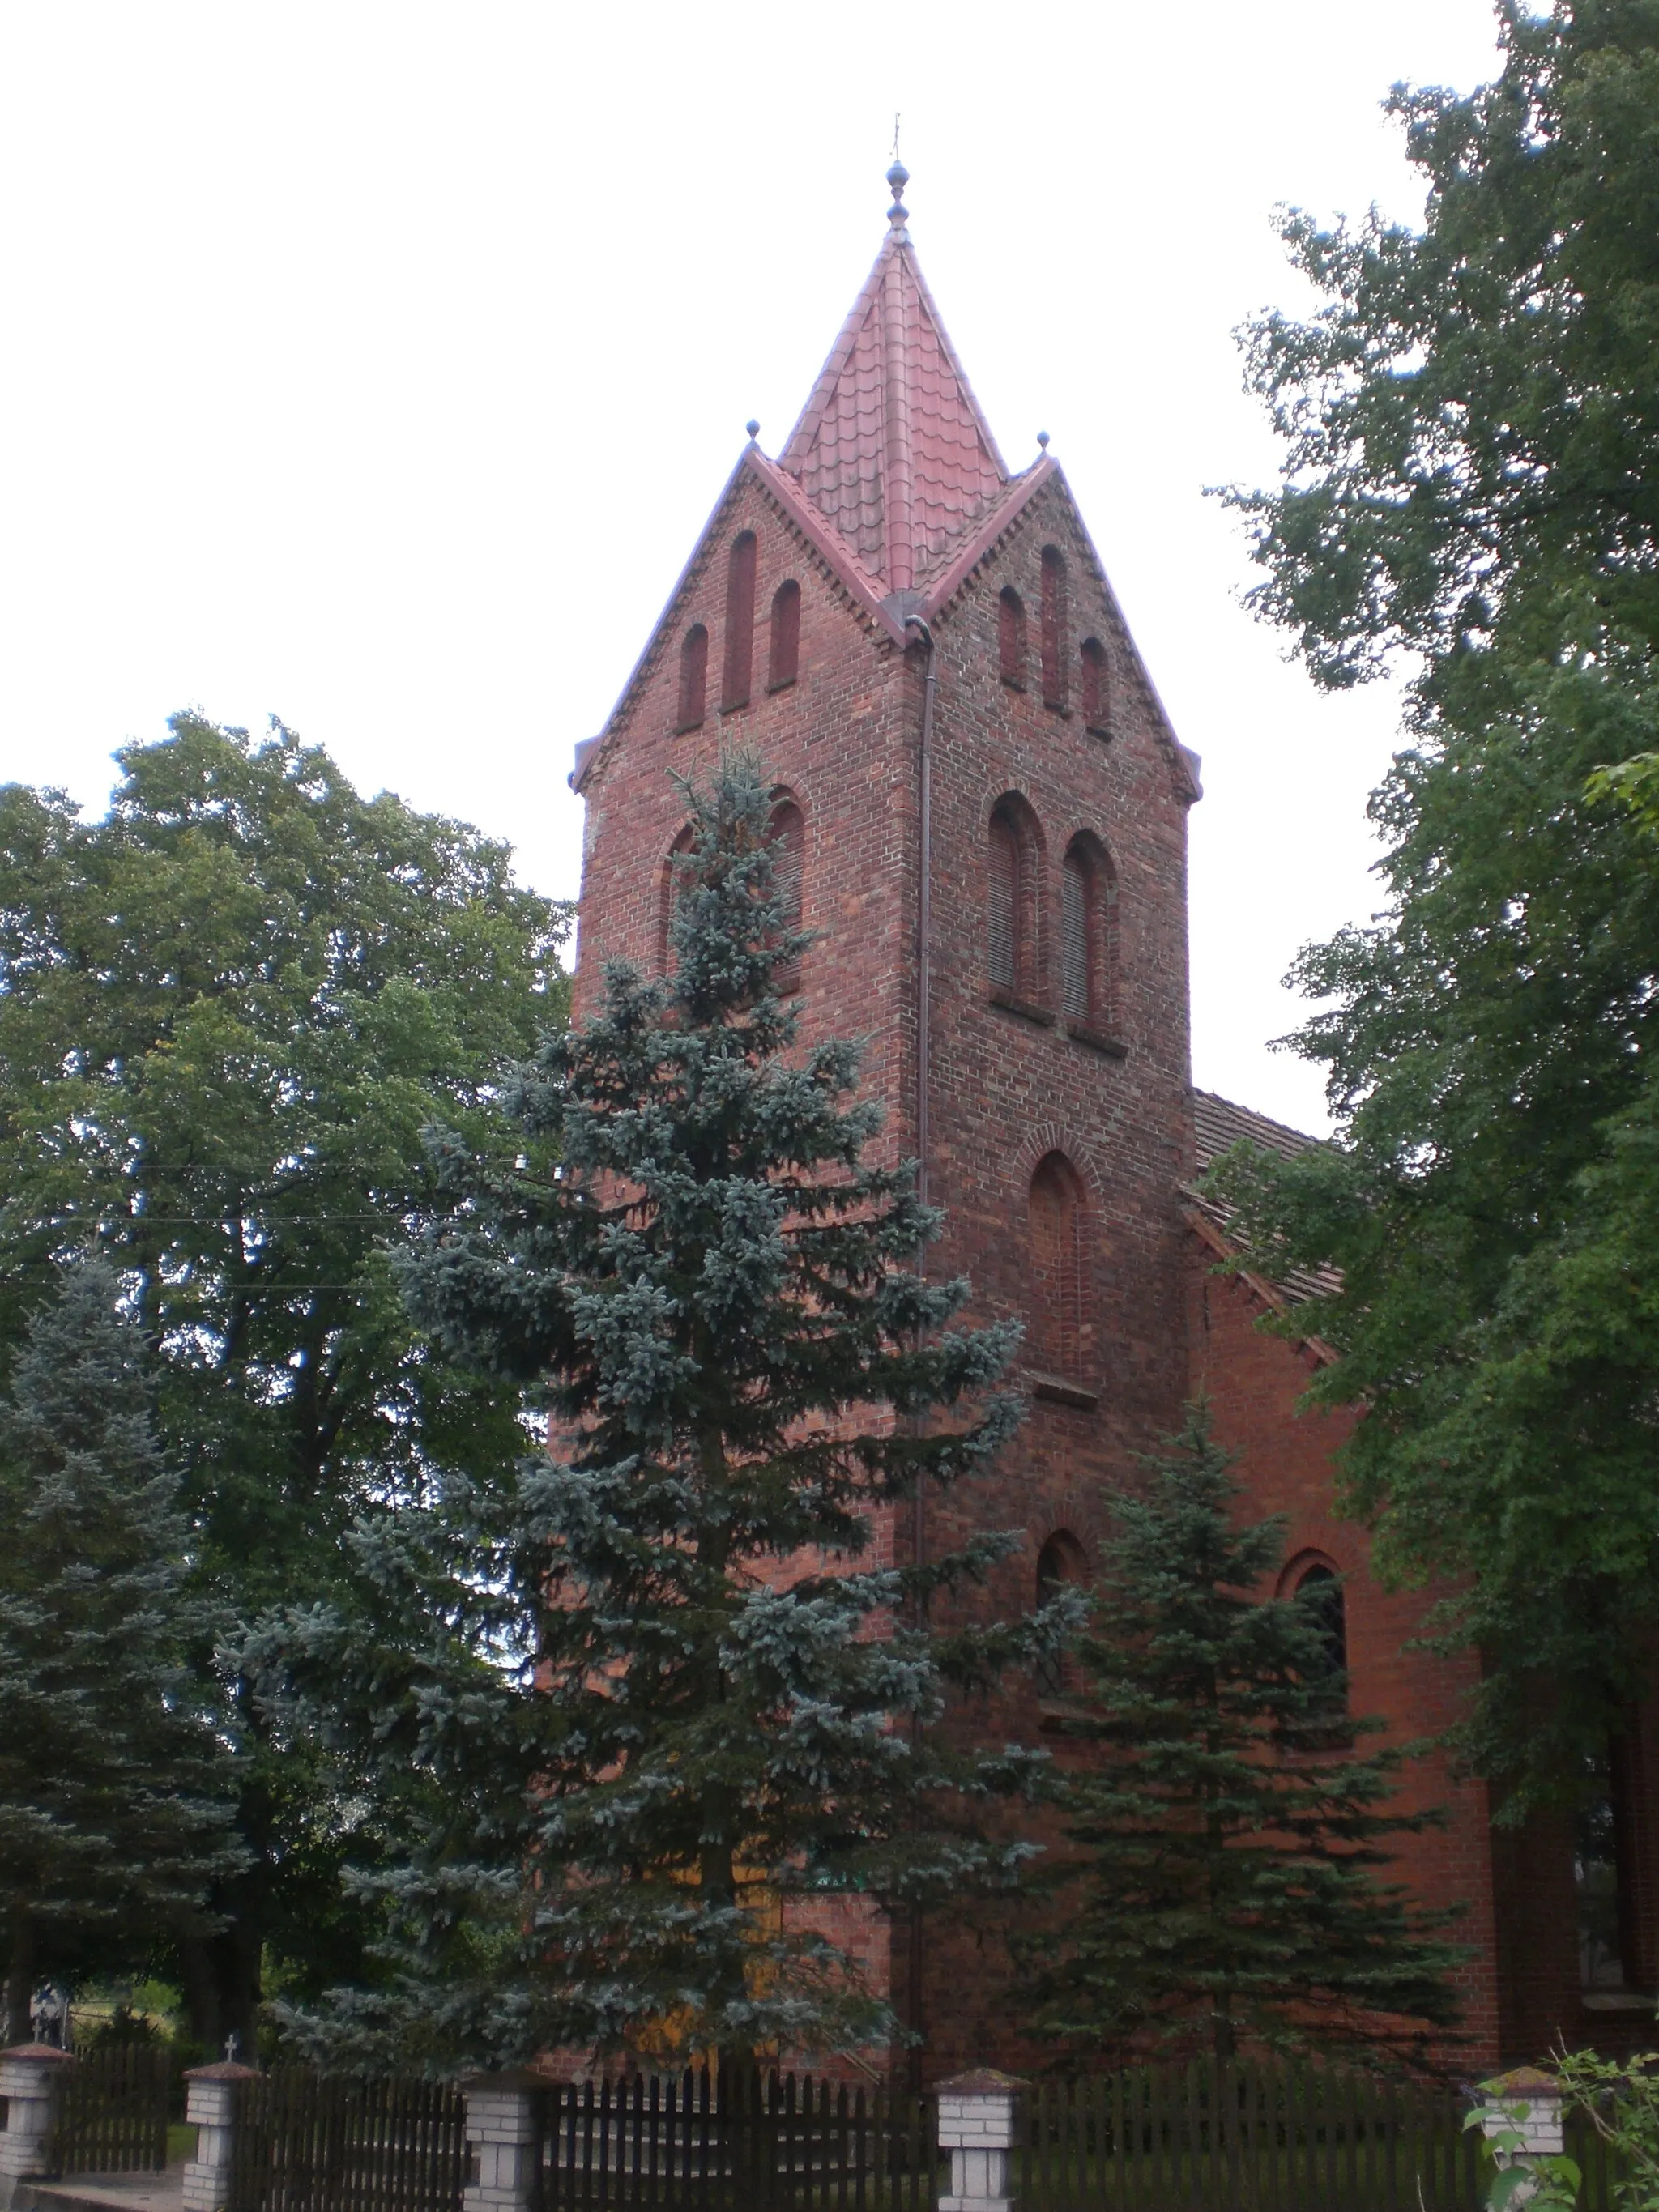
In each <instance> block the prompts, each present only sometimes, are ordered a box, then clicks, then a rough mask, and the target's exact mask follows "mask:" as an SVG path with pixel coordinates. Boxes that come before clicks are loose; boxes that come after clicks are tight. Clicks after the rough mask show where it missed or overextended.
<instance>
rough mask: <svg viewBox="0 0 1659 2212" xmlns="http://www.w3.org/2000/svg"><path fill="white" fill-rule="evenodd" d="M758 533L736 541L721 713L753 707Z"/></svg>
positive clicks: (728, 573) (728, 575)
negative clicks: (750, 691)
mask: <svg viewBox="0 0 1659 2212" xmlns="http://www.w3.org/2000/svg"><path fill="white" fill-rule="evenodd" d="M755 550H756V548H755V533H754V532H753V531H752V530H745V531H743V532H740V533H739V535H738V537H736V538H733V539H732V556H731V559H730V561H729V562H728V563H727V567H726V678H725V681H724V683H723V684H722V685H721V688H720V710H721V712H722V713H723V714H730V713H731V711H732V708H734V707H746V706H747V705H748V704H749V688H750V680H751V678H752V676H753V673H754V660H755Z"/></svg>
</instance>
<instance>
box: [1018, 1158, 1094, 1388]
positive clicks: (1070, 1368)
mask: <svg viewBox="0 0 1659 2212" xmlns="http://www.w3.org/2000/svg"><path fill="white" fill-rule="evenodd" d="M1084 1248H1085V1220H1084V1210H1083V1194H1082V1191H1081V1189H1080V1188H1079V1184H1078V1179H1077V1172H1076V1170H1075V1169H1074V1168H1073V1166H1072V1164H1071V1162H1070V1161H1069V1160H1068V1159H1066V1157H1065V1156H1064V1154H1063V1153H1060V1152H1049V1153H1048V1155H1047V1156H1046V1157H1045V1158H1043V1159H1042V1161H1041V1162H1040V1163H1039V1164H1038V1167H1037V1171H1036V1174H1035V1175H1034V1176H1032V1178H1031V1194H1030V1284H1031V1310H1030V1334H1029V1339H1028V1341H1029V1344H1030V1357H1031V1358H1032V1361H1033V1363H1034V1364H1035V1365H1036V1367H1037V1368H1038V1369H1039V1370H1041V1371H1042V1372H1043V1373H1045V1374H1049V1375H1058V1376H1070V1377H1073V1378H1077V1377H1079V1376H1081V1374H1082V1371H1083V1354H1084V1336H1085V1311H1084V1306H1085V1268H1084V1256H1085V1250H1084Z"/></svg>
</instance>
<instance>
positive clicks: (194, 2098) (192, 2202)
mask: <svg viewBox="0 0 1659 2212" xmlns="http://www.w3.org/2000/svg"><path fill="white" fill-rule="evenodd" d="M256 2078H257V2069H255V2068H253V2067H252V2066H239V2065H238V2064H237V2063H236V2062H235V2060H234V2059H233V2058H223V2059H221V2060H220V2061H219V2063H218V2064H217V2065H216V2066H192V2067H191V2069H190V2071H189V2072H188V2073H187V2074H186V2075H185V2119H186V2121H188V2122H189V2124H191V2126H192V2127H193V2128H194V2129H195V2130H196V2155H195V2157H194V2158H192V2159H190V2160H186V2162H185V2212H222V2208H223V2207H224V2206H225V2205H227V2204H228V2203H229V2202H230V2167H231V2160H232V2159H233V2158H234V2155H235V2146H236V2119H237V2108H238V2106H239V2104H240V2098H241V2085H242V2083H243V2082H244V2081H253V2080H255V2079H256Z"/></svg>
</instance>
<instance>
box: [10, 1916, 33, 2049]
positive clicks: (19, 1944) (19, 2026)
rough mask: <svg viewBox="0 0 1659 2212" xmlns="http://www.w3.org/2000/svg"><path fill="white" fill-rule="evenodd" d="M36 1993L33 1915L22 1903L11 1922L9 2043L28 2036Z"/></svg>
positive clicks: (22, 2040) (22, 2039)
mask: <svg viewBox="0 0 1659 2212" xmlns="http://www.w3.org/2000/svg"><path fill="white" fill-rule="evenodd" d="M33 1993H34V1918H33V1914H32V1913H31V1912H30V1911H28V1909H27V1906H26V1905H20V1906H19V1907H18V1910H17V1917H16V1919H15V1921H14V1922H13V1923H12V1930H11V1956H10V1958H9V1960H7V1962H6V2029H5V2039H6V2041H7V2043H27V2041H28V2039H29V1999H30V1997H31V1996H33Z"/></svg>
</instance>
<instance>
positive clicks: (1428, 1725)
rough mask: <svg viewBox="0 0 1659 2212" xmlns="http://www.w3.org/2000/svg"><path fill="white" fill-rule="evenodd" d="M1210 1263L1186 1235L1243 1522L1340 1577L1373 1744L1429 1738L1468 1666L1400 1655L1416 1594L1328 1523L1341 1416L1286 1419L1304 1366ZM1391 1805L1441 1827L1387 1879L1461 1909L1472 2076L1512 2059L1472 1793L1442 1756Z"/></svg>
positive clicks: (1292, 1556)
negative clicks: (1381, 1578) (1269, 1524)
mask: <svg viewBox="0 0 1659 2212" xmlns="http://www.w3.org/2000/svg"><path fill="white" fill-rule="evenodd" d="M1214 1263H1215V1255H1214V1254H1213V1252H1212V1251H1211V1249H1209V1247H1208V1246H1207V1245H1206V1244H1204V1243H1201V1242H1200V1240H1199V1238H1198V1237H1196V1236H1194V1237H1193V1238H1192V1241H1191V1245H1190V1258H1189V1262H1188V1267H1189V1273H1188V1281H1189V1322H1188V1340H1189V1343H1190V1345H1191V1349H1192V1387H1193V1389H1194V1393H1197V1392H1200V1391H1201V1392H1202V1393H1204V1394H1205V1395H1206V1396H1207V1397H1208V1399H1209V1401H1210V1407H1211V1414H1212V1422H1213V1425H1214V1430H1215V1433H1216V1435H1217V1437H1218V1438H1219V1440H1220V1441H1221V1442H1222V1443H1224V1444H1225V1445H1226V1446H1227V1448H1228V1449H1229V1450H1231V1451H1234V1452H1237V1455H1238V1462H1237V1472H1238V1474H1239V1476H1240V1479H1241V1480H1243V1483H1244V1484H1245V1486H1246V1487H1247V1490H1248V1492H1249V1510H1250V1512H1251V1513H1252V1514H1253V1515H1259V1514H1267V1513H1283V1514H1285V1516H1287V1520H1288V1524H1289V1525H1288V1528H1287V1530H1286V1543H1285V1560H1286V1563H1287V1565H1289V1566H1290V1567H1291V1570H1292V1572H1294V1568H1295V1564H1296V1562H1297V1558H1298V1555H1299V1554H1304V1553H1310V1552H1311V1553H1318V1554H1320V1555H1321V1556H1322V1558H1324V1559H1328V1560H1329V1561H1330V1562H1331V1563H1332V1564H1333V1565H1334V1566H1335V1567H1336V1568H1337V1569H1338V1570H1339V1571H1340V1573H1341V1574H1342V1575H1343V1576H1344V1577H1345V1578H1346V1587H1345V1592H1344V1595H1345V1601H1346V1613H1347V1632H1348V1667H1349V1675H1350V1680H1351V1684H1352V1711H1354V1712H1355V1713H1356V1714H1370V1715H1375V1716H1376V1718H1378V1719H1379V1720H1382V1721H1383V1722H1384V1723H1386V1724H1387V1733H1386V1735H1383V1736H1381V1737H1379V1738H1377V1739H1376V1741H1377V1742H1379V1743H1385V1742H1394V1743H1408V1742H1412V1741H1416V1740H1418V1739H1420V1738H1423V1737H1427V1736H1431V1735H1436V1734H1437V1733H1438V1732H1440V1731H1441V1730H1443V1729H1445V1728H1446V1727H1448V1726H1449V1724H1450V1723H1452V1722H1453V1721H1454V1720H1455V1718H1456V1717H1457V1715H1458V1713H1459V1711H1460V1710H1461V1707H1462V1700H1463V1698H1464V1696H1465V1693H1466V1692H1467V1690H1468V1686H1469V1684H1470V1681H1471V1679H1472V1674H1471V1666H1472V1662H1453V1661H1449V1660H1443V1659H1437V1658H1435V1657H1433V1656H1431V1655H1430V1654H1429V1653H1427V1652H1422V1651H1412V1650H1407V1649H1406V1646H1407V1644H1409V1643H1410V1641H1411V1639H1412V1638H1413V1637H1414V1636H1415V1635H1416V1633H1417V1632H1418V1629H1419V1623H1420V1620H1421V1618H1422V1614H1423V1612H1424V1609H1425V1605H1426V1603H1427V1602H1428V1601H1427V1599H1426V1598H1425V1595H1424V1594H1423V1593H1422V1592H1420V1591H1412V1590H1407V1591H1399V1592H1390V1591H1387V1590H1384V1589H1382V1588H1381V1587H1380V1586H1379V1585H1378V1584H1377V1583H1376V1582H1375V1581H1374V1580H1373V1579H1372V1577H1371V1576H1370V1573H1369V1572H1368V1571H1367V1563H1368V1557H1369V1543H1368V1540H1367V1537H1366V1534H1365V1532H1364V1529H1363V1528H1361V1527H1360V1526H1359V1525H1358V1522H1353V1521H1346V1520H1340V1519H1339V1518H1338V1517H1337V1516H1336V1513H1335V1510H1334V1497H1333V1467H1332V1456H1333V1454H1334V1452H1335V1451H1336V1449H1338V1447H1339V1446H1340V1443H1342V1441H1343V1439H1344V1438H1345V1437H1346V1435H1347V1434H1348V1431H1349V1430H1350V1429H1351V1428H1352V1424H1353V1419H1354V1416H1353V1415H1352V1413H1346V1412H1327V1411H1325V1410H1324V1409H1322V1408H1318V1407H1316V1408H1311V1409H1310V1410H1308V1411H1306V1412H1304V1413H1298V1412H1297V1399H1298V1397H1299V1396H1300V1395H1301V1394H1302V1393H1303V1391H1304V1390H1305V1389H1307V1387H1308V1384H1309V1383H1310V1381H1311V1379H1312V1375H1313V1355H1312V1353H1311V1352H1309V1351H1307V1350H1305V1349H1304V1348H1301V1347H1298V1346H1292V1345H1290V1344H1287V1343H1286V1342H1285V1341H1284V1340H1282V1339H1280V1338H1278V1337H1273V1336H1267V1335H1264V1334H1262V1332H1261V1329H1260V1328H1258V1327H1257V1323H1258V1322H1259V1321H1260V1319H1261V1315H1262V1311H1263V1308H1262V1305H1261V1301H1260V1300H1259V1298H1258V1297H1256V1295H1255V1292H1254V1291H1252V1290H1251V1289H1250V1288H1249V1285H1247V1284H1246V1283H1245V1282H1243V1280H1241V1279H1238V1278H1231V1279H1224V1278H1221V1277H1218V1276H1216V1275H1215V1274H1213V1273H1212V1272H1211V1270H1212V1267H1213V1266H1214ZM1397 1802H1399V1804H1400V1806H1401V1808H1402V1809H1409V1810H1417V1809H1419V1808H1422V1807H1425V1806H1429V1805H1438V1806H1442V1807H1443V1808H1445V1811H1446V1813H1447V1814H1448V1816H1449V1817H1448V1820H1447V1825H1446V1826H1445V1827H1444V1828H1443V1829H1439V1830H1435V1829H1430V1830H1428V1831H1426V1832H1425V1833H1424V1834H1422V1835H1421V1836H1418V1837H1413V1838H1405V1839H1403V1841H1402V1844H1401V1860H1400V1873H1401V1878H1402V1879H1403V1880H1404V1881H1406V1882H1407V1885H1408V1886H1409V1887H1410V1888H1411V1889H1412V1890H1413V1892H1414V1893H1416V1894H1417V1895H1418V1896H1419V1897H1420V1898H1421V1899H1423V1900H1424V1902H1425V1904H1429V1905H1462V1906H1463V1907H1464V1908H1465V1911H1464V1915H1463V1918H1462V1922H1461V1923H1460V1925H1459V1927H1458V1929H1456V1931H1455V1933H1456V1936H1457V1938H1458V1940H1459V1941H1461V1942H1465V1943H1467V1944H1468V1945H1470V1946H1471V1947H1472V1948H1473V1950H1474V1956H1473V1957H1472V1958H1471V1959H1470V1960H1468V1963H1467V1964H1466V1965H1465V1966H1463V1968H1462V1970H1461V1972H1460V1973H1459V1975H1458V1981H1459V1984H1460V1995H1461V1997H1462V2005H1463V2012H1464V2029H1465V2033H1467V2034H1468V2036H1469V2037H1470V2043H1469V2045H1468V2054H1467V2063H1468V2064H1469V2065H1470V2066H1471V2067H1472V2068H1476V2067H1480V2066H1486V2065H1488V2064H1491V2063H1496V2062H1497V2061H1498V2059H1499V2057H1514V2056H1517V2055H1521V2054H1516V2053H1514V2052H1512V2051H1505V2050H1504V2040H1505V2039H1501V2038H1500V2034H1499V2020H1498V1958H1497V1950H1496V1939H1495V1926H1494V1918H1493V1898H1492V1856H1491V1837H1492V1830H1491V1827H1490V1823H1489V1817H1488V1807H1487V1793H1486V1787H1485V1785H1484V1784H1480V1783H1478V1782H1473V1781H1468V1780H1460V1779H1459V1778H1456V1777H1455V1776H1454V1775H1453V1774H1452V1773H1451V1771H1449V1765H1448V1762H1447V1760H1446V1759H1445V1758H1444V1757H1443V1756H1442V1755H1441V1754H1438V1753H1431V1754H1430V1755H1429V1756H1427V1757H1426V1758H1424V1759H1417V1760H1413V1761H1412V1762H1410V1763H1409V1764H1408V1765H1407V1768H1406V1771H1405V1784H1404V1786H1403V1788H1402V1789H1401V1793H1400V1796H1399V1799H1398V1801H1397ZM1570 1910H1571V1900H1569V1911H1570ZM1524 2055H1526V2056H1528V2057H1532V2056H1536V2055H1537V2054H1536V2053H1533V2052H1528V2053H1526V2054H1524Z"/></svg>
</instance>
